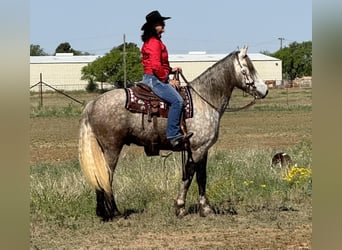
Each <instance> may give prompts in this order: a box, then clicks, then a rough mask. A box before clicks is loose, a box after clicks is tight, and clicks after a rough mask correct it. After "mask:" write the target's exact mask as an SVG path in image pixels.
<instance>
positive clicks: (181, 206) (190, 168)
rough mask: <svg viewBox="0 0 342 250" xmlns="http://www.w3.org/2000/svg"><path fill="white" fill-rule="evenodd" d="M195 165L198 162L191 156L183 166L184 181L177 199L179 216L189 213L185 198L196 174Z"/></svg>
mask: <svg viewBox="0 0 342 250" xmlns="http://www.w3.org/2000/svg"><path fill="white" fill-rule="evenodd" d="M195 166H196V164H195V163H194V162H192V160H191V159H189V158H188V160H187V162H186V165H185V166H183V174H182V182H181V186H180V190H179V193H178V196H177V199H176V200H175V209H176V215H177V217H178V218H183V217H184V216H185V215H187V211H186V209H185V200H186V195H187V193H188V190H189V187H190V185H191V182H192V179H193V177H194V174H195Z"/></svg>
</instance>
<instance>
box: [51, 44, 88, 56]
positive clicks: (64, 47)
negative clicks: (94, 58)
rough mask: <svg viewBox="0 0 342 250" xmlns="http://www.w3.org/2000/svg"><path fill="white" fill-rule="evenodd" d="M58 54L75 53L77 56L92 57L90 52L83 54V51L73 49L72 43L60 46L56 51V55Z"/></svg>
mask: <svg viewBox="0 0 342 250" xmlns="http://www.w3.org/2000/svg"><path fill="white" fill-rule="evenodd" d="M56 53H73V54H74V55H75V56H80V55H90V53H88V52H82V51H79V50H75V49H73V48H72V47H71V45H70V43H68V42H64V43H61V44H59V45H58V46H57V48H56V50H55V55H56Z"/></svg>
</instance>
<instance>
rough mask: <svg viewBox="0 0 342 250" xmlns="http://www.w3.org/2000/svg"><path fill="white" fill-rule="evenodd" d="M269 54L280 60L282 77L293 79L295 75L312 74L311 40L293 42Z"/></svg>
mask: <svg viewBox="0 0 342 250" xmlns="http://www.w3.org/2000/svg"><path fill="white" fill-rule="evenodd" d="M271 56H273V57H276V58H279V59H281V60H282V65H283V72H284V73H283V74H284V77H285V78H287V79H289V80H294V79H295V78H296V77H302V76H311V75H312V42H311V41H308V42H303V43H297V42H293V43H291V44H289V46H288V47H285V48H283V49H280V50H278V51H277V52H275V53H273V54H271Z"/></svg>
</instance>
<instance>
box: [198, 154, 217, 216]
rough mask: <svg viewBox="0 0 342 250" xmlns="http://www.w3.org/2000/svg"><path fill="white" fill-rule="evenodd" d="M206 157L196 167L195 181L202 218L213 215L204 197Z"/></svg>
mask: <svg viewBox="0 0 342 250" xmlns="http://www.w3.org/2000/svg"><path fill="white" fill-rule="evenodd" d="M207 156H208V153H206V154H205V155H204V157H203V158H202V159H201V160H200V161H199V162H198V164H197V166H196V181H197V184H198V193H199V213H200V216H202V217H205V216H207V215H209V214H211V213H213V210H212V209H211V207H210V205H209V201H208V198H207V197H206V195H205V193H206V185H207Z"/></svg>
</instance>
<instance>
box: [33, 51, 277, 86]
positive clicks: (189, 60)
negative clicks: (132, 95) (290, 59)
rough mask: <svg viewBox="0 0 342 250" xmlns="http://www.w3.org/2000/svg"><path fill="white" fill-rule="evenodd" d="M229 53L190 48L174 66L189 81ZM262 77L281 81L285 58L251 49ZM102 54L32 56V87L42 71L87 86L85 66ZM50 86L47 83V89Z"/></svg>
mask: <svg viewBox="0 0 342 250" xmlns="http://www.w3.org/2000/svg"><path fill="white" fill-rule="evenodd" d="M225 56H227V54H207V53H205V52H189V54H170V55H169V61H170V64H171V66H180V67H182V69H183V74H184V76H185V77H186V78H187V80H188V81H191V80H192V79H194V78H195V77H197V76H199V75H200V74H201V73H202V72H204V71H205V70H206V69H207V68H208V67H210V66H212V65H213V64H214V63H216V62H217V61H219V60H220V59H222V58H224V57H225ZM248 56H249V57H250V59H251V60H252V62H253V64H254V66H255V68H256V70H257V71H258V73H259V75H260V77H261V79H263V80H264V81H272V82H281V80H282V62H281V60H279V59H277V58H274V57H270V56H266V55H263V54H260V53H249V54H248ZM99 57H101V56H73V54H70V53H64V54H63V53H61V54H56V56H31V57H30V87H32V86H34V85H36V86H35V87H33V88H31V91H38V90H39V86H38V85H37V83H39V82H40V75H42V81H43V82H44V83H47V84H49V85H51V86H53V87H54V88H56V89H59V90H84V89H85V87H86V86H87V84H88V82H87V81H85V80H81V69H82V68H83V67H84V66H86V65H88V64H89V63H91V62H93V61H94V60H96V59H97V58H99ZM48 89H49V88H48V87H46V86H44V85H43V91H45V90H48Z"/></svg>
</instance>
